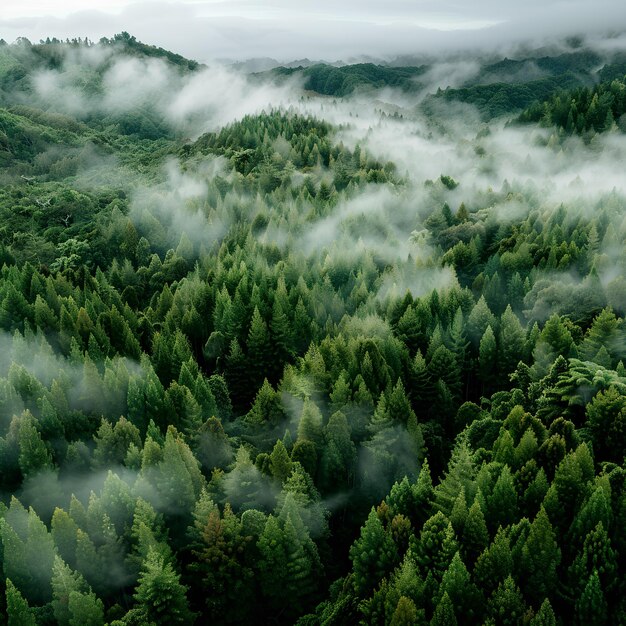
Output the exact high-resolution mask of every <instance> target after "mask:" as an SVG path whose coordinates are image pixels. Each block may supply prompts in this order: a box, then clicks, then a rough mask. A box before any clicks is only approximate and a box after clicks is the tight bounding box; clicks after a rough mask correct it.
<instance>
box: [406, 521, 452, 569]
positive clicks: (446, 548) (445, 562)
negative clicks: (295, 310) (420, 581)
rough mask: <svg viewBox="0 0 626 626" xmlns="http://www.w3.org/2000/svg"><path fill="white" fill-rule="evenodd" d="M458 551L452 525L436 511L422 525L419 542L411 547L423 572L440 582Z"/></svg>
mask: <svg viewBox="0 0 626 626" xmlns="http://www.w3.org/2000/svg"><path fill="white" fill-rule="evenodd" d="M457 551H458V545H457V542H456V539H455V537H454V530H453V529H452V524H451V523H450V521H449V520H448V519H447V518H446V516H445V515H444V514H443V513H442V512H441V511H438V512H437V513H435V515H433V516H432V517H431V518H430V519H429V520H427V521H426V523H425V524H424V526H423V528H422V530H421V532H420V538H419V541H415V542H414V543H413V544H412V545H411V552H412V554H413V555H414V558H415V561H416V563H417V564H418V566H419V567H420V568H421V569H422V570H423V571H428V570H430V571H431V572H432V574H433V576H434V577H435V578H436V579H438V580H440V579H441V577H442V576H443V574H444V573H445V571H446V570H447V569H448V567H449V565H450V563H451V562H452V558H453V557H454V555H455V554H456V552H457Z"/></svg>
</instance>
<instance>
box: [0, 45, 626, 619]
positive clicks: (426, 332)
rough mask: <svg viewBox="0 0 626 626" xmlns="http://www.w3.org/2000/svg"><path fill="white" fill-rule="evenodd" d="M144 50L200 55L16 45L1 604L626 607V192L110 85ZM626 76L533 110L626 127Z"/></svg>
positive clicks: (344, 129)
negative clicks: (498, 170) (200, 127)
mask: <svg viewBox="0 0 626 626" xmlns="http://www.w3.org/2000/svg"><path fill="white" fill-rule="evenodd" d="M77 54H79V55H80V54H83V55H85V56H84V57H80V59H82V60H79V62H75V59H76V55H77ZM87 58H89V59H91V64H87V63H86V62H85V59H87ZM96 58H97V61H96ZM559 58H560V57H559ZM576 58H577V59H579V60H580V58H583V60H584V59H586V58H587V57H580V55H579V56H578V57H576ZM506 61H507V63H505V62H504V61H503V63H505V65H506V67H507V68H508V69H510V67H509V64H510V63H511V62H510V61H508V60H506ZM138 62H141V63H145V65H142V66H141V67H142V68H148V69H150V68H152V70H154V73H153V74H152V75H151V76H152V78H153V79H154V80H156V76H157V74H156V70H155V69H154V68H156V67H158V68H161V69H160V70H159V71H163V72H172V73H173V74H172V75H175V76H177V77H180V76H187V75H190V76H191V78H187V79H188V80H193V76H194V74H195V73H197V72H201V71H204V70H203V69H202V68H201V67H200V66H199V65H197V64H195V63H193V62H188V61H186V60H185V59H182V57H179V56H178V55H174V54H171V53H167V52H166V51H161V50H160V49H155V48H152V47H149V46H144V45H143V44H140V43H139V42H136V41H135V40H134V38H131V37H130V36H128V35H126V34H124V35H120V36H117V37H115V38H113V39H111V40H108V39H107V40H103V41H101V42H100V43H99V44H90V43H88V42H87V43H83V42H80V41H76V42H73V43H72V42H70V43H61V42H56V41H51V42H49V43H42V44H37V45H31V44H30V43H28V42H25V41H19V42H17V43H16V44H12V45H10V46H9V45H2V46H0V89H1V91H0V104H1V106H2V107H3V108H1V109H0V166H1V169H0V180H1V181H2V186H1V187H0V216H1V220H0V263H1V268H0V275H1V281H0V329H1V333H0V345H1V347H2V349H1V350H0V491H1V494H2V502H1V503H0V544H1V545H0V564H1V568H2V576H1V577H0V578H1V580H2V582H1V586H2V594H0V598H1V602H2V603H3V605H2V611H1V613H2V616H1V617H0V623H8V624H20V625H29V624H44V625H46V624H62V625H72V626H78V625H85V624H90V625H94V626H101V625H104V624H110V625H111V626H124V625H127V626H131V625H150V624H154V625H160V624H168V625H170V624H192V623H198V624H201V623H211V624H253V623H256V624H295V623H298V624H300V625H302V626H304V625H306V626H312V625H317V624H357V623H366V624H393V625H394V626H400V625H414V624H419V625H422V624H423V625H427V624H430V625H433V626H435V625H436V626H451V625H454V624H464V625H471V624H476V625H480V624H489V625H498V626H500V625H502V626H505V625H507V626H508V625H518V624H519V625H522V624H524V625H526V624H530V625H533V626H540V625H541V626H544V625H553V626H556V625H557V624H563V625H564V624H578V625H580V626H583V625H584V626H589V625H596V624H597V625H601V624H619V623H626V600H625V598H626V579H625V571H624V568H625V567H626V468H625V466H624V455H625V453H626V367H625V362H626V323H625V321H624V315H625V314H626V280H625V279H624V270H626V248H625V246H624V243H625V240H626V221H625V220H624V206H625V202H626V200H625V198H624V196H623V195H621V194H620V192H619V191H617V190H613V191H607V192H606V193H604V192H603V193H599V194H598V195H597V197H596V198H595V199H594V200H593V201H592V202H591V201H588V200H581V199H576V198H575V197H572V196H571V195H569V196H567V197H565V198H564V199H563V201H562V203H554V202H553V201H552V200H548V199H547V197H546V195H545V193H544V192H543V191H542V189H541V188H539V187H538V186H537V185H533V184H531V183H528V184H522V183H519V182H508V181H504V182H503V183H502V184H501V185H500V186H498V187H492V186H491V185H484V186H477V187H476V188H469V187H468V186H467V185H464V184H463V182H462V181H460V180H456V179H455V178H454V176H453V175H452V174H451V173H449V172H441V175H438V176H437V177H435V178H432V179H428V180H424V179H416V177H415V176H414V174H413V173H411V172H409V171H408V169H407V170H406V171H405V167H403V166H401V165H399V164H397V163H394V162H393V160H391V159H388V158H386V157H382V156H380V155H379V154H378V153H376V152H375V151H374V150H370V149H369V148H367V147H366V142H365V140H364V141H363V142H358V141H356V142H355V141H354V140H353V137H354V135H353V134H351V133H354V132H356V131H355V130H354V128H355V127H356V126H355V127H349V126H346V125H342V124H338V123H334V122H333V121H331V120H332V115H329V116H328V117H325V116H324V110H323V108H322V109H319V110H318V112H319V115H316V114H315V113H314V112H311V110H310V109H308V108H307V106H310V107H314V106H316V105H315V103H313V104H310V102H309V101H307V103H308V104H307V103H305V104H303V105H302V106H301V107H300V108H299V107H298V104H296V105H294V106H291V107H284V108H280V107H277V108H270V107H268V108H267V109H266V110H265V111H264V112H254V113H249V114H247V115H242V116H240V117H239V118H238V119H236V120H234V121H231V122H229V123H226V124H223V125H220V127H219V128H216V129H215V130H213V131H211V132H205V133H201V134H199V135H197V136H195V137H189V136H188V128H189V126H184V127H183V129H182V130H181V126H176V125H175V124H174V123H173V122H172V121H171V119H172V118H168V117H167V116H166V115H165V114H164V111H171V107H170V108H169V109H168V108H167V107H165V106H163V107H161V108H160V104H159V103H158V102H155V101H154V99H150V98H149V97H148V98H146V99H145V100H133V101H132V102H130V103H126V104H125V105H124V107H125V108H124V107H123V106H122V105H119V106H113V105H112V104H111V105H110V106H109V107H108V108H104V107H103V106H101V105H100V104H98V106H96V105H95V104H94V103H95V102H98V103H100V102H101V101H103V100H104V101H106V96H107V93H108V92H107V90H108V89H109V90H110V89H112V87H111V84H112V82H113V79H114V78H115V76H116V74H115V72H116V71H119V69H120V65H119V64H120V63H122V64H126V65H124V66H123V67H125V68H127V69H128V68H129V67H131V68H132V67H134V66H133V65H132V64H133V63H138ZM560 62H561V65H559V64H558V63H557V62H556V61H555V62H554V63H553V64H552V65H550V64H549V63H548V61H546V60H545V59H544V60H543V61H542V62H541V63H542V64H540V69H542V71H548V70H547V69H546V68H550V67H554V68H561V66H563V67H565V68H566V71H570V70H569V69H568V68H569V65H568V64H567V63H565V62H564V60H563V59H561V60H560ZM595 62H597V59H594V63H595ZM154 63H158V64H159V65H158V66H156V65H154ZM581 63H582V61H581ZM585 67H586V66H585ZM163 68H165V69H163ZM362 69H363V68H362V67H361V68H360V69H359V70H358V72H359V73H360V72H361V71H362ZM579 69H580V68H579ZM409 70H410V68H409ZM409 70H407V71H409ZM496 70H497V71H501V70H502V68H499V67H496V68H495V69H494V68H492V69H490V70H489V71H490V72H491V73H492V74H493V73H494V72H496ZM316 71H318V70H316ZM411 71H412V70H411ZM554 71H555V72H556V71H557V70H556V69H555V70H554ZM559 71H560V70H559ZM409 73H410V71H409ZM343 74H344V75H346V74H347V72H346V71H343ZM311 75H313V74H311ZM168 76H169V74H168ZM187 79H185V80H187ZM53 80H54V81H58V82H59V84H60V85H62V86H63V89H64V92H65V93H66V94H67V93H68V90H69V91H71V93H72V94H79V95H80V96H81V97H82V98H83V99H82V100H80V101H78V100H77V99H76V98H77V97H78V96H76V98H74V99H70V100H60V99H58V98H57V96H58V97H60V96H59V93H58V92H57V91H54V90H53V89H52V86H51V85H52V82H53ZM168 80H173V79H168ZM176 80H179V79H178V78H177V79H176ZM180 80H183V79H182V78H180ZM550 80H552V79H550ZM258 81H259V77H258V76H257V77H255V78H254V79H253V81H252V82H253V84H258ZM176 84H177V85H178V84H179V83H176ZM180 84H185V83H180ZM386 84H395V83H386ZM517 86H518V87H520V84H517ZM520 88H521V87H520ZM251 89H253V87H251ZM341 89H342V94H345V93H348V92H349V91H350V90H351V89H352V87H350V88H349V89H348V87H347V86H346V84H344V85H343V86H342V87H341ZM624 89H625V88H624V84H623V82H620V81H618V80H613V82H610V83H606V84H605V83H603V84H600V85H598V86H597V87H595V88H593V89H587V88H583V89H579V90H578V91H575V92H573V93H572V94H570V95H568V97H567V99H566V98H565V96H564V95H563V94H560V95H557V96H554V97H552V98H550V99H548V100H547V101H546V102H545V103H542V104H537V105H536V106H533V107H531V108H530V109H529V110H528V111H527V112H526V113H525V114H524V115H523V117H522V120H524V121H525V122H526V123H527V125H526V126H522V127H519V126H515V128H517V129H518V130H519V128H521V129H522V130H521V132H527V133H528V134H529V135H530V134H532V133H540V134H541V133H543V135H541V137H543V138H544V140H545V132H544V131H543V130H542V129H541V127H539V126H538V125H537V124H536V123H535V122H539V121H541V122H542V124H544V125H545V124H549V125H550V126H556V127H557V128H561V129H564V130H565V131H566V132H567V133H569V132H580V133H582V132H585V131H587V130H589V129H591V128H592V129H594V131H596V132H598V133H603V132H605V133H609V135H611V136H612V137H614V138H618V139H620V140H623V135H621V134H620V132H621V131H620V130H619V128H618V127H617V125H616V124H614V123H611V124H609V123H608V122H607V121H606V120H608V118H609V112H610V114H611V115H612V119H613V120H614V121H617V120H618V119H619V116H620V115H621V114H623V113H624V104H625V101H624V93H625V91H624ZM321 92H322V93H325V92H324V91H323V90H321ZM541 93H544V92H543V91H542V92H541ZM545 93H546V94H547V92H545ZM51 94H52V95H51ZM93 94H95V99H94V98H92V96H93ZM440 97H441V96H440ZM432 98H433V99H435V100H436V99H437V97H436V96H432ZM76 102H80V106H78V107H77V106H73V104H72V103H74V104H75V103H76ZM519 102H523V103H524V106H525V105H526V104H527V102H526V101H525V100H524V99H522V100H520V101H519ZM326 105H328V103H326ZM168 106H169V105H168ZM602 107H604V108H602ZM519 108H520V107H518V102H516V103H515V104H514V105H511V106H510V108H509V109H508V110H509V112H510V113H511V114H513V113H517V112H518V109H519ZM604 109H606V112H605V110H604ZM360 113H361V114H362V115H364V113H363V111H362V110H361V111H360ZM570 118H572V120H571V123H570ZM600 118H602V119H600ZM176 119H177V118H176ZM596 121H597V122H598V123H597V124H596ZM376 123H377V124H379V126H384V124H387V123H388V124H390V125H391V126H390V128H392V129H393V128H395V126H394V125H395V124H400V123H406V124H408V123H409V122H399V121H398V120H397V119H393V120H390V119H389V118H388V117H387V116H386V115H385V114H384V113H382V114H380V113H379V117H378V118H377V119H376ZM427 123H429V124H431V126H430V127H429V128H428V132H430V133H435V132H438V131H437V129H438V128H441V125H442V124H443V122H441V120H437V119H434V118H433V119H431V118H429V121H428V122H427ZM530 123H532V124H530ZM529 124H530V125H529ZM356 128H358V127H356ZM401 128H404V127H403V126H402V127H401ZM552 131H553V132H557V133H558V132H559V131H558V130H555V129H552ZM552 131H551V132H552ZM442 132H443V133H444V134H443V135H442V136H441V142H442V143H443V142H444V141H451V139H450V135H446V134H445V132H446V131H442ZM496 132H498V131H496V130H495V127H494V130H493V131H492V130H490V128H489V127H481V128H480V129H479V131H478V132H474V133H473V134H472V136H471V137H470V138H469V139H466V138H464V139H463V141H462V142H460V144H459V145H460V146H461V147H460V148H459V151H465V153H468V154H470V155H471V158H472V160H475V161H476V162H477V163H478V164H479V165H478V168H479V169H478V171H479V172H480V174H481V175H485V176H486V175H488V174H489V172H492V171H493V170H494V168H495V167H496V166H495V165H494V161H496V160H497V159H498V153H497V151H496V147H494V145H495V144H493V143H490V141H492V133H496ZM503 132H504V131H503ZM363 135H364V136H365V133H363ZM431 136H432V135H431ZM603 136H605V135H603ZM607 136H608V135H607ZM412 137H414V138H415V141H427V140H430V139H427V138H428V135H427V133H426V132H424V133H423V135H419V133H418V131H415V132H414V133H413V135H412ZM435 141H437V140H435ZM536 143H537V142H534V143H533V146H534V149H536V150H543V151H544V152H545V154H546V157H545V158H546V159H553V158H554V153H553V151H551V147H550V146H547V147H541V146H539V147H537V145H536ZM544 143H545V142H544ZM567 149H568V147H567V146H566V145H564V146H563V147H562V150H567ZM581 149H582V148H581Z"/></svg>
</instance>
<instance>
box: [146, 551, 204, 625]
mask: <svg viewBox="0 0 626 626" xmlns="http://www.w3.org/2000/svg"><path fill="white" fill-rule="evenodd" d="M186 592H187V589H186V587H184V586H183V585H181V583H180V576H179V575H178V574H177V573H176V572H175V571H174V569H173V567H172V565H171V564H170V563H166V562H165V561H164V559H163V557H162V556H160V555H159V554H158V553H157V552H156V551H154V550H150V552H148V556H147V557H146V560H145V562H144V565H143V568H142V572H141V574H140V575H139V583H138V585H137V590H136V591H135V594H134V597H135V600H136V601H137V605H138V610H139V613H140V615H141V616H142V617H143V618H144V619H145V620H146V622H147V623H150V622H154V623H156V624H165V623H167V624H189V623H190V622H191V620H192V618H193V614H192V613H191V611H190V610H189V605H188V603H187V597H186Z"/></svg>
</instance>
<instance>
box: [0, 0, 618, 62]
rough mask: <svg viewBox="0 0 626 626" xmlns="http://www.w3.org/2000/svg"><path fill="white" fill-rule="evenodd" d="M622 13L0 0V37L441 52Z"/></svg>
mask: <svg viewBox="0 0 626 626" xmlns="http://www.w3.org/2000/svg"><path fill="white" fill-rule="evenodd" d="M624 26H626V15H625V14H624V11H623V7H622V5H621V3H620V1H619V0H598V1H597V2H594V3H589V2H587V1H585V0H568V1H567V2H559V1H557V0H549V1H547V2H538V1H532V2H526V3H523V4H520V3H519V2H515V1H514V0H504V1H500V2H494V1H492V0H481V1H480V2H472V3H454V2H451V1H449V0H446V1H444V2H433V1H424V0H423V1H420V2H407V1H406V0H394V1H393V2H386V3H384V4H380V3H376V2H358V3H357V2H354V1H352V0H350V1H349V2H342V3H336V2H331V1H330V0H323V1H322V2H310V1H307V2H298V3H297V4H296V5H294V4H293V3H288V2H285V0H270V1H269V2H265V1H263V0H253V1H252V2H244V1H243V0H229V1H228V2H224V1H221V2H220V1H217V2H216V1H209V0H204V1H203V0H178V1H174V2H162V1H161V2H145V1H141V0H135V1H132V0H117V1H116V2H106V3H105V2H103V0H91V1H89V2H81V3H77V2H69V3H68V2H66V1H65V0H64V1H63V2H62V1H61V0H53V1H51V2H46V3H43V2H29V3H23V2H19V1H18V0H5V1H4V2H3V7H2V11H1V12H0V37H3V38H4V39H6V40H7V41H13V40H14V39H16V38H17V37H20V36H22V37H28V38H30V39H31V40H38V39H39V38H45V37H52V36H56V37H60V38H65V37H76V36H81V37H90V38H91V39H93V40H96V41H97V40H98V39H99V38H100V37H102V36H110V35H111V34H112V33H114V32H120V31H122V30H126V31H129V32H132V33H133V34H134V35H136V36H137V37H138V38H139V39H141V40H143V41H150V42H154V43H155V44H157V45H160V46H162V47H164V48H167V49H172V50H176V51H178V52H180V53H182V54H185V55H186V56H188V57H191V58H196V59H199V60H202V61H206V60H209V59H215V58H230V59H238V60H242V59H247V58H250V57H272V58H275V59H277V60H279V61H290V60H293V59H301V58H303V57H309V58H312V59H324V60H328V61H334V60H338V59H343V60H349V59H350V58H354V57H360V58H363V57H385V58H391V57H393V56H396V55H411V54H416V53H420V54H424V53H428V54H441V53H444V52H450V51H453V50H459V49H461V48H463V49H472V50H478V49H483V50H484V49H485V48H488V49H492V50H493V49H496V48H504V47H510V46H511V45H512V44H514V45H521V44H523V43H524V42H527V41H532V42H533V43H534V44H535V45H543V44H545V43H546V42H548V41H550V42H551V43H553V42H554V39H555V37H565V36H568V35H577V34H580V33H581V32H582V33H585V34H586V35H587V36H589V37H593V36H594V35H595V34H597V33H606V32H609V33H614V32H619V30H620V29H621V28H623V27H624Z"/></svg>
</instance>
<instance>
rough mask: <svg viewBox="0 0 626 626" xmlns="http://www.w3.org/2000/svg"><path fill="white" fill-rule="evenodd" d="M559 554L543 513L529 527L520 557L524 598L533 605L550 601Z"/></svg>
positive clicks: (542, 510)
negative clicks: (545, 599) (546, 599)
mask: <svg viewBox="0 0 626 626" xmlns="http://www.w3.org/2000/svg"><path fill="white" fill-rule="evenodd" d="M560 561H561V550H560V548H559V546H558V545H557V542H556V537H555V533H554V530H553V529H552V524H551V523H550V520H549V519H548V516H547V514H546V512H545V510H544V509H543V507H542V508H541V509H540V510H539V513H538V514H537V517H536V518H535V520H534V521H533V523H532V524H531V527H530V533H529V534H528V538H527V539H526V541H525V543H524V546H523V548H522V553H521V563H520V570H521V578H520V580H522V581H523V583H524V591H525V595H526V596H527V597H528V598H529V599H530V600H532V601H533V602H536V603H537V604H538V603H539V602H542V601H543V599H544V598H546V597H550V595H551V594H552V592H553V591H554V589H555V587H556V584H557V567H558V565H559V563H560Z"/></svg>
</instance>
